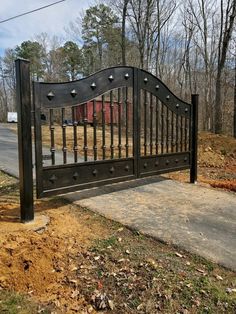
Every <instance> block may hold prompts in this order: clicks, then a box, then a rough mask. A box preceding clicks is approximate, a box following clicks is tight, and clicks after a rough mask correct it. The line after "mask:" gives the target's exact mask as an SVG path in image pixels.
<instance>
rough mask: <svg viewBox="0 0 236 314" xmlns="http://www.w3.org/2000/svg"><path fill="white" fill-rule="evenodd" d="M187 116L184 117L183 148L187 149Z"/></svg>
mask: <svg viewBox="0 0 236 314" xmlns="http://www.w3.org/2000/svg"><path fill="white" fill-rule="evenodd" d="M187 122H188V121H187V117H184V150H185V151H187V150H188V138H187V137H188V127H187Z"/></svg>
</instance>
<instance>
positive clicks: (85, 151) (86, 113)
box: [83, 103, 88, 161]
mask: <svg viewBox="0 0 236 314" xmlns="http://www.w3.org/2000/svg"><path fill="white" fill-rule="evenodd" d="M83 109H84V110H83V122H84V161H87V160H88V137H87V124H88V104H87V103H85V104H83Z"/></svg>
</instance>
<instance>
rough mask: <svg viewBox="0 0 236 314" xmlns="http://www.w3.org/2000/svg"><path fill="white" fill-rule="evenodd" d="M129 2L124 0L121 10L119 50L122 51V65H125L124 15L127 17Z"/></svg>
mask: <svg viewBox="0 0 236 314" xmlns="http://www.w3.org/2000/svg"><path fill="white" fill-rule="evenodd" d="M128 3H129V0H124V6H123V10H122V35H121V36H122V38H121V49H122V64H123V65H126V38H125V33H126V30H125V23H126V15H127V6H128Z"/></svg>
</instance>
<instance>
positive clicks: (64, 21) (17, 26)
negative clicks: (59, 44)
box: [0, 0, 91, 55]
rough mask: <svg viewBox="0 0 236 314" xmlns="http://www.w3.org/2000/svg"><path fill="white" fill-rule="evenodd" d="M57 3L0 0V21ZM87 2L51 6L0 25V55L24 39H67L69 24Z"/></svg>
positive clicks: (68, 0)
mask: <svg viewBox="0 0 236 314" xmlns="http://www.w3.org/2000/svg"><path fill="white" fill-rule="evenodd" d="M53 2H56V0H37V1H35V0H0V21H2V20H5V19H7V18H10V17H12V16H15V15H18V14H21V13H24V12H26V11H30V10H34V9H37V8H39V7H41V6H45V5H48V4H51V3H53ZM89 3H91V1H89V0H66V1H64V2H61V3H58V4H56V5H54V6H52V7H49V8H46V9H43V10H41V11H38V12H34V13H31V14H29V15H25V16H22V17H19V18H16V19H14V20H11V21H8V22H5V23H1V24H0V55H3V53H4V50H5V49H6V48H14V47H15V46H16V45H19V44H20V43H21V42H22V41H24V40H30V39H32V38H33V37H34V36H35V35H37V34H40V33H42V32H47V33H49V34H50V35H58V36H66V33H65V31H64V28H65V27H68V24H69V22H70V21H73V20H75V18H76V17H78V16H79V15H80V13H81V12H82V10H84V9H86V8H88V6H89Z"/></svg>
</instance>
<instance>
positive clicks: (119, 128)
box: [118, 88, 122, 158]
mask: <svg viewBox="0 0 236 314" xmlns="http://www.w3.org/2000/svg"><path fill="white" fill-rule="evenodd" d="M121 148H122V145H121V89H120V88H118V149H119V158H121Z"/></svg>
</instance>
